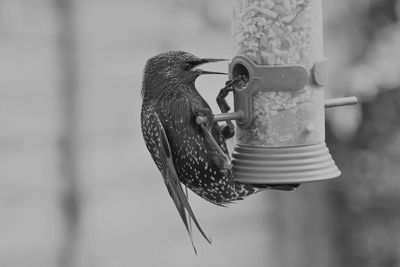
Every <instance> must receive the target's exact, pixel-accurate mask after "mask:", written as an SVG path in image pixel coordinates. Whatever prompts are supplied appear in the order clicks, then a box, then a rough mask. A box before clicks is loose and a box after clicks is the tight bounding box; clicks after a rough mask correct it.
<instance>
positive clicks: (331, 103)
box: [324, 96, 358, 108]
mask: <svg viewBox="0 0 400 267" xmlns="http://www.w3.org/2000/svg"><path fill="white" fill-rule="evenodd" d="M357 102H358V99H357V97H355V96H350V97H340V98H332V99H326V100H325V102H324V104H325V108H334V107H341V106H348V105H355V104H357Z"/></svg>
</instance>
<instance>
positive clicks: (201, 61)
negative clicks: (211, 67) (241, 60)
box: [196, 58, 229, 75]
mask: <svg viewBox="0 0 400 267" xmlns="http://www.w3.org/2000/svg"><path fill="white" fill-rule="evenodd" d="M228 60H229V59H223V58H202V59H201V60H200V61H199V62H198V64H197V66H199V65H202V64H206V63H212V62H220V61H228ZM196 71H198V72H199V75H203V74H222V75H229V73H225V72H217V71H206V70H202V69H196Z"/></svg>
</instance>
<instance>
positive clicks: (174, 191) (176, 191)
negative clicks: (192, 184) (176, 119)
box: [152, 113, 211, 251]
mask: <svg viewBox="0 0 400 267" xmlns="http://www.w3.org/2000/svg"><path fill="white" fill-rule="evenodd" d="M152 123H154V124H155V125H154V127H155V128H156V129H157V130H158V149H157V150H158V151H157V153H158V160H159V162H160V166H159V167H160V170H161V173H162V176H163V178H164V182H165V185H166V186H167V189H168V192H169V194H170V195H171V197H172V199H173V200H174V203H175V205H176V208H177V209H178V211H179V214H180V216H181V218H182V220H183V223H184V224H185V227H186V229H187V231H188V233H189V236H190V239H191V242H192V245H193V248H194V249H195V251H196V248H195V246H194V244H193V236H192V228H191V225H190V223H191V220H193V222H194V223H195V224H196V226H197V228H198V229H199V231H200V232H201V234H202V235H203V236H204V238H205V239H206V240H207V241H208V242H209V243H210V244H211V238H210V236H209V235H208V234H207V233H206V231H205V230H204V229H203V227H202V226H201V225H200V222H199V221H198V219H197V218H196V216H195V214H194V213H193V210H192V208H191V207H190V204H189V202H188V199H187V196H186V195H185V193H184V191H183V189H182V186H181V184H180V181H179V178H178V175H177V173H176V170H175V166H174V163H173V160H172V153H171V148H170V145H169V142H168V138H167V135H166V133H165V130H164V127H163V125H162V123H161V121H160V119H159V117H158V115H157V114H156V113H153V116H152Z"/></svg>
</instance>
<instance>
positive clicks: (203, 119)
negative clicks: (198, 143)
mask: <svg viewBox="0 0 400 267" xmlns="http://www.w3.org/2000/svg"><path fill="white" fill-rule="evenodd" d="M196 123H197V124H198V125H199V126H200V127H201V129H202V131H203V133H204V136H205V139H206V142H207V143H208V144H209V146H211V147H212V149H211V150H210V152H209V153H211V154H212V155H213V156H212V158H213V161H214V163H215V164H216V165H217V166H218V167H219V169H220V171H221V172H222V173H228V172H229V171H230V170H231V169H232V162H231V159H230V158H229V156H228V155H227V154H225V152H224V151H223V150H222V148H221V147H220V145H219V144H218V143H217V142H216V141H215V139H214V136H213V135H212V133H211V130H210V128H209V127H207V125H208V124H209V123H210V119H209V117H208V116H206V115H203V114H202V113H201V112H200V113H199V115H197V117H196Z"/></svg>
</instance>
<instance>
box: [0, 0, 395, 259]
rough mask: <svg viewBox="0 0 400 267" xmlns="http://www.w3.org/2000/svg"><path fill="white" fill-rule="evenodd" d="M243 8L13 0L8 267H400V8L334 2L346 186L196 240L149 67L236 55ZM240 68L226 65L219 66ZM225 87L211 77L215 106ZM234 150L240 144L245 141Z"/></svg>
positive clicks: (5, 202) (4, 112)
mask: <svg viewBox="0 0 400 267" xmlns="http://www.w3.org/2000/svg"><path fill="white" fill-rule="evenodd" d="M230 16H231V6H230V2H229V1H228V0H224V1H212V0H203V1H194V0H163V1H161V0H135V1H129V0H114V1H107V0H79V1H78V0H0V266H9V267H14V266H18V267H20V266H30V267H34V266H38V267H39V266H40V267H46V266H60V267H84V266H85V267H86V266H98V267H103V266H104V267H105V266H110V267H124V266H142V267H145V266H166V267H168V266H174V267H179V266H230V267H234V266H285V267H291V266H322V267H323V266H374V267H375V266H400V212H399V207H400V175H399V173H400V116H399V115H400V114H399V113H400V90H399V89H400V53H399V49H400V22H399V18H400V1H399V0H351V1H350V0H336V1H329V2H328V1H325V2H324V17H325V18H324V19H325V22H324V27H325V30H324V36H325V54H326V56H327V57H328V58H329V62H330V68H331V69H330V85H329V88H328V89H327V97H339V96H349V95H356V96H358V97H359V99H360V100H361V101H360V104H359V105H357V106H352V107H344V108H339V109H335V110H330V111H329V112H328V113H327V143H328V146H329V147H330V150H331V152H332V154H333V157H334V159H335V160H336V162H337V164H338V166H339V167H340V169H341V170H342V172H343V175H342V176H341V178H340V179H336V180H332V181H329V182H318V183H311V184H305V185H303V186H302V187H300V188H299V189H298V190H297V191H295V192H291V193H286V192H265V193H261V194H258V195H255V196H253V197H250V198H248V199H246V200H245V201H242V202H239V203H236V204H233V205H231V206H230V207H229V208H220V207H215V206H213V205H212V204H208V203H205V201H202V200H199V199H198V198H197V197H196V196H194V195H193V194H192V195H193V197H191V199H190V200H191V202H192V207H193V208H194V210H195V212H196V213H197V215H198V217H200V218H201V219H202V222H203V225H204V227H205V228H206V229H207V230H208V232H209V233H210V234H211V235H212V237H213V240H214V243H213V244H212V246H209V245H208V244H206V242H205V241H204V240H202V238H201V236H200V235H197V234H196V235H195V239H196V244H197V247H198V251H199V255H198V256H195V255H194V253H193V250H192V247H191V245H190V241H189V238H188V236H187V233H186V232H185V230H184V226H183V224H182V222H181V221H180V218H179V216H178V213H177V212H176V209H175V207H174V205H173V202H172V200H171V199H170V197H169V195H168V193H167V190H166V188H165V185H164V183H163V181H162V178H161V176H160V174H159V172H158V170H157V169H156V166H155V164H154V163H153V161H152V160H151V158H150V155H149V153H148V152H147V150H146V148H145V146H144V143H143V140H142V136H141V131H140V122H139V115H140V107H141V98H140V90H141V76H142V70H143V67H144V64H145V62H146V59H147V58H149V57H151V56H153V55H154V54H156V53H159V52H161V51H165V50H170V49H182V50H186V51H190V52H192V53H194V54H196V55H198V56H200V57H225V58H230V57H232V44H231V36H230V34H231V33H230ZM207 69H209V70H219V71H226V70H227V64H226V63H218V64H215V65H213V66H211V65H210V66H207ZM223 84H224V78H223V77H222V78H221V77H204V78H200V79H199V80H198V82H197V85H198V87H199V90H200V91H201V93H202V94H203V95H204V96H205V98H206V99H207V100H208V101H209V103H212V106H213V107H214V108H215V110H217V109H216V105H215V104H214V99H215V96H216V94H217V92H218V89H219V88H220V87H222V85H223ZM231 145H232V144H231Z"/></svg>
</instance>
